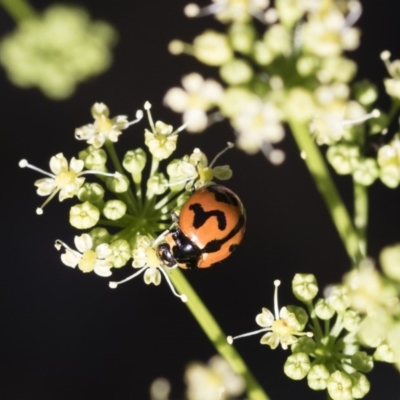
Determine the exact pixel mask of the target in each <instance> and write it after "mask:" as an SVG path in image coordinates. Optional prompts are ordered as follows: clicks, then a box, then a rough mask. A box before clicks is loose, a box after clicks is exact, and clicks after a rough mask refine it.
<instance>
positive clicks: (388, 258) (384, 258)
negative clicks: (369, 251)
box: [379, 244, 400, 282]
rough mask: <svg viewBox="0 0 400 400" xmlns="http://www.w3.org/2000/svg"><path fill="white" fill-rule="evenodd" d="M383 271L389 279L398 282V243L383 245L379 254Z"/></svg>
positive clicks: (399, 270) (399, 263)
mask: <svg viewBox="0 0 400 400" xmlns="http://www.w3.org/2000/svg"><path fill="white" fill-rule="evenodd" d="M379 260H380V263H381V266H382V269H383V272H384V273H385V274H386V275H387V276H388V277H389V278H391V279H394V280H395V281H398V282H400V244H396V245H394V246H389V247H385V248H384V249H383V250H382V251H381V254H380V256H379Z"/></svg>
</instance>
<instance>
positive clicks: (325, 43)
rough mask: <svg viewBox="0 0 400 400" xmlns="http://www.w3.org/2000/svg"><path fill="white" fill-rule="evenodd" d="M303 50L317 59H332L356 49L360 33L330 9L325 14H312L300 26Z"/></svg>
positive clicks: (341, 15) (342, 16)
mask: <svg viewBox="0 0 400 400" xmlns="http://www.w3.org/2000/svg"><path fill="white" fill-rule="evenodd" d="M301 35H302V36H301V37H302V41H303V43H304V49H305V50H306V51H307V52H309V53H311V54H315V55H316V56H319V57H334V56H338V55H340V54H341V53H342V52H343V51H344V50H354V49H356V48H357V47H358V44H359V37H360V32H359V30H358V29H356V28H353V27H351V26H349V24H348V19H347V18H346V17H345V16H344V15H343V14H342V13H341V12H340V11H339V10H338V9H334V8H332V9H331V10H330V11H329V12H328V13H325V14H322V13H321V14H312V15H311V16H310V18H309V19H308V21H307V22H306V23H304V24H303V25H302V31H301Z"/></svg>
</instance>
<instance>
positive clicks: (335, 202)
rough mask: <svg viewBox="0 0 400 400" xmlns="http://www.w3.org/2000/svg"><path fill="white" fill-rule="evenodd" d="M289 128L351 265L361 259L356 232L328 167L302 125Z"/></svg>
mask: <svg viewBox="0 0 400 400" xmlns="http://www.w3.org/2000/svg"><path fill="white" fill-rule="evenodd" d="M290 127H291V129H292V132H293V136H294V138H295V140H296V142H297V145H298V146H299V148H300V150H301V151H302V152H304V154H305V162H306V165H307V167H308V170H309V171H310V174H311V176H312V177H313V179H314V182H315V184H316V186H317V188H318V190H319V192H320V193H321V196H322V197H323V199H324V201H325V204H326V206H327V208H328V211H329V213H330V215H331V218H332V220H333V223H334V225H335V227H336V229H337V231H338V233H339V236H340V238H341V239H342V242H343V245H344V247H345V248H346V251H347V254H348V255H349V257H350V259H351V261H352V263H353V265H356V264H357V262H358V261H359V260H360V259H361V258H362V254H361V252H360V243H359V238H358V235H357V232H356V230H355V228H354V225H353V223H352V221H351V218H350V216H349V213H348V211H347V209H346V207H345V205H344V203H343V201H342V199H341V197H340V195H339V192H338V191H337V189H336V186H335V184H334V183H333V181H332V178H331V176H330V173H329V170H328V167H327V165H326V163H325V161H324V159H323V157H322V155H321V152H320V151H319V149H318V146H317V145H316V144H315V142H314V140H313V139H312V138H311V135H310V132H309V130H308V128H307V126H305V125H304V124H299V123H297V122H291V123H290Z"/></svg>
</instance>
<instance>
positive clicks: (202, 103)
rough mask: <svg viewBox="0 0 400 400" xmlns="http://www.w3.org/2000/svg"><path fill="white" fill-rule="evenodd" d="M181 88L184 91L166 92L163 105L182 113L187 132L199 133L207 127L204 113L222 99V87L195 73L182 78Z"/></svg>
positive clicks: (176, 88) (172, 90)
mask: <svg viewBox="0 0 400 400" xmlns="http://www.w3.org/2000/svg"><path fill="white" fill-rule="evenodd" d="M182 86H183V88H184V89H182V88H178V87H174V88H171V89H170V90H168V92H167V93H166V95H165V97H164V103H165V104H166V105H167V106H168V107H170V108H171V109H172V110H173V111H175V112H178V113H183V116H182V117H183V122H184V123H185V124H186V129H187V131H188V132H201V131H202V130H204V129H205V128H206V127H207V125H208V118H207V114H206V111H208V110H209V109H210V108H212V107H213V106H215V105H216V104H217V103H218V102H219V100H220V99H221V98H222V95H223V89H222V86H221V85H220V84H219V83H218V82H217V81H214V80H213V79H206V80H205V79H204V78H203V77H202V76H201V75H200V74H197V73H195V72H194V73H191V74H189V75H186V76H184V77H183V78H182Z"/></svg>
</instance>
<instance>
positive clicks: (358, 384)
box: [351, 372, 371, 399]
mask: <svg viewBox="0 0 400 400" xmlns="http://www.w3.org/2000/svg"><path fill="white" fill-rule="evenodd" d="M351 380H352V382H353V387H352V389H351V395H352V396H353V397H354V398H355V399H362V398H363V397H364V396H365V395H366V394H367V393H368V392H369V389H370V386H371V385H370V383H369V380H368V379H367V377H366V376H365V375H364V374H361V373H359V372H353V373H352V374H351Z"/></svg>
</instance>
